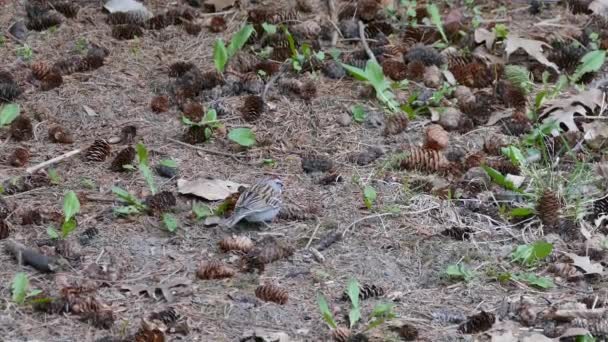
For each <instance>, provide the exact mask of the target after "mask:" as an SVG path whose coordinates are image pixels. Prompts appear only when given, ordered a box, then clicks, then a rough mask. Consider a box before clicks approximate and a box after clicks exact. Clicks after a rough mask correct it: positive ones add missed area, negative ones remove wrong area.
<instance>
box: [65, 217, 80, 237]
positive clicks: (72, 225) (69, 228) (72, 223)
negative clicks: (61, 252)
mask: <svg viewBox="0 0 608 342" xmlns="http://www.w3.org/2000/svg"><path fill="white" fill-rule="evenodd" d="M76 227H78V222H77V221H76V219H75V218H73V217H72V218H71V219H70V220H69V221H65V222H63V224H62V225H61V238H62V239H65V238H67V237H68V236H69V235H70V233H72V232H73V231H74V230H76Z"/></svg>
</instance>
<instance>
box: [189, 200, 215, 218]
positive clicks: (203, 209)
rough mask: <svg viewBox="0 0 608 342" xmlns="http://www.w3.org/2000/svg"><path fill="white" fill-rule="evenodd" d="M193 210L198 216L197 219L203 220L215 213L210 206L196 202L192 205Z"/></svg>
mask: <svg viewBox="0 0 608 342" xmlns="http://www.w3.org/2000/svg"><path fill="white" fill-rule="evenodd" d="M192 212H193V213H194V216H196V219H197V220H203V219H205V218H207V217H209V216H212V215H213V210H211V208H209V206H207V205H202V204H198V203H194V204H193V205H192Z"/></svg>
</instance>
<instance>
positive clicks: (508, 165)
mask: <svg viewBox="0 0 608 342" xmlns="http://www.w3.org/2000/svg"><path fill="white" fill-rule="evenodd" d="M486 165H488V166H489V167H491V168H493V169H495V170H497V171H499V172H500V173H502V174H511V175H519V174H520V172H521V170H520V168H519V166H517V165H514V164H513V163H512V162H511V161H510V160H508V159H506V158H503V157H500V158H499V159H488V160H486Z"/></svg>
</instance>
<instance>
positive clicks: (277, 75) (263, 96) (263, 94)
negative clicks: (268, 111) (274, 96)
mask: <svg viewBox="0 0 608 342" xmlns="http://www.w3.org/2000/svg"><path fill="white" fill-rule="evenodd" d="M288 67H289V62H285V63H283V65H281V68H280V69H279V71H278V72H277V73H276V74H274V75H273V76H272V77H271V78H270V79H269V80H268V83H266V86H264V91H263V92H262V101H263V102H264V103H266V95H267V94H268V90H270V87H271V86H272V85H273V84H274V82H276V81H277V79H279V77H281V75H282V74H283V73H284V72H285V71H287V68H288Z"/></svg>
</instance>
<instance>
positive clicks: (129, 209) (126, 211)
mask: <svg viewBox="0 0 608 342" xmlns="http://www.w3.org/2000/svg"><path fill="white" fill-rule="evenodd" d="M142 211H143V210H142V209H140V208H139V207H137V206H134V205H126V206H122V207H118V208H114V214H115V215H124V216H128V215H133V214H141V213H142Z"/></svg>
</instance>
